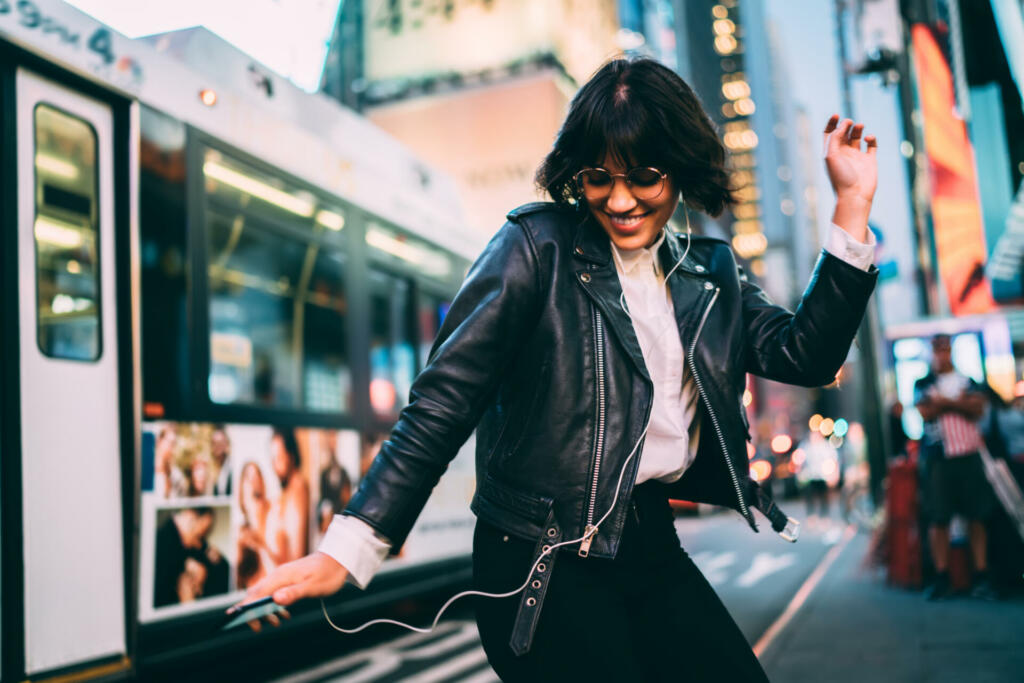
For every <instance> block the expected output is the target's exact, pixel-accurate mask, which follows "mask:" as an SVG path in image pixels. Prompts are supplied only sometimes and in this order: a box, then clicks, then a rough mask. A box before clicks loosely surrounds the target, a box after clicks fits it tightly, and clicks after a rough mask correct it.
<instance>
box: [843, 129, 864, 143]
mask: <svg viewBox="0 0 1024 683" xmlns="http://www.w3.org/2000/svg"><path fill="white" fill-rule="evenodd" d="M862 135H864V124H863V123H858V124H856V125H854V126H853V127H852V128H850V131H849V133H848V135H847V138H846V139H845V140H843V143H844V144H846V145H847V146H849V147H853V148H854V149H860V138H861V136H862Z"/></svg>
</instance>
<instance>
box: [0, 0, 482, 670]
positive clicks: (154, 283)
mask: <svg viewBox="0 0 1024 683" xmlns="http://www.w3.org/2000/svg"><path fill="white" fill-rule="evenodd" d="M0 112H2V117H0V121H2V129H0V196H2V200H0V212H2V225H3V226H4V230H3V235H2V238H0V257H2V259H3V261H2V263H3V266H2V269H0V277H2V278H3V284H2V287H0V292H2V294H0V315H2V317H3V329H4V334H3V336H2V342H0V343H2V345H3V346H2V349H3V350H2V355H0V407H2V410H0V520H2V555H0V616H2V619H0V642H2V646H0V680H3V681H15V680H18V681H20V680H25V679H29V678H31V679H32V680H40V679H45V678H48V677H53V676H71V677H74V678H75V679H76V680H79V679H83V678H91V677H101V676H102V677H132V676H140V677H149V676H150V675H157V674H158V673H159V672H160V671H162V670H164V669H161V667H169V666H172V665H173V664H174V662H178V661H181V660H182V659H183V658H187V659H188V660H189V661H195V662H198V661H200V660H201V658H202V657H203V656H204V653H206V654H207V655H209V653H210V652H213V651H218V652H231V651H232V648H234V651H237V652H241V651H243V649H244V648H246V647H249V648H251V647H252V645H253V642H252V638H254V637H256V634H252V633H250V632H249V630H248V629H242V630H239V631H231V632H224V633H221V632H218V631H217V630H216V628H215V626H216V624H217V623H218V621H219V619H220V618H221V615H222V613H223V610H224V608H226V607H227V606H229V605H231V604H233V603H234V602H236V601H237V600H239V599H240V597H241V596H242V595H243V594H244V590H245V588H246V587H247V586H249V585H251V584H252V583H253V582H255V581H257V580H259V578H260V577H261V576H264V575H265V574H266V573H267V572H269V571H270V570H272V569H273V567H274V566H276V565H278V564H280V563H283V562H286V561H288V560H290V559H294V558H296V557H299V556H301V555H303V554H305V553H307V552H309V551H310V550H312V549H315V548H316V545H317V543H318V542H319V540H320V538H321V537H322V535H323V533H324V531H325V530H326V528H327V525H328V524H329V523H330V520H331V518H332V517H333V515H334V514H336V513H338V512H339V511H340V510H341V509H343V508H344V505H345V503H346V501H347V500H348V498H349V496H351V494H352V492H353V490H354V488H355V487H356V486H358V483H359V480H360V477H361V476H362V474H363V473H364V472H365V471H366V470H367V468H368V466H369V463H370V462H371V461H372V459H373V457H374V455H375V454H376V451H377V448H378V447H379V445H380V443H381V442H382V439H384V438H385V437H386V435H387V434H388V431H389V429H390V428H391V426H392V425H393V423H394V421H395V419H396V418H397V415H398V412H399V411H400V410H401V408H402V407H403V406H404V405H405V402H406V401H407V397H408V393H409V387H410V384H411V382H412V380H413V378H414V377H415V375H416V374H417V373H418V372H419V370H420V369H421V368H422V367H423V366H424V364H425V363H426V362H427V358H428V354H429V351H430V346H431V343H432V341H433V338H434V336H435V334H436V332H437V330H438V327H439V325H440V323H441V321H442V320H443V318H444V316H445V313H446V312H447V308H448V305H449V302H450V301H451V299H452V297H453V296H454V293H455V292H456V291H457V289H458V287H459V284H460V282H461V280H462V278H463V277H464V275H465V272H466V269H467V268H468V265H469V263H470V259H471V258H472V257H473V256H474V255H475V254H476V253H478V252H479V250H480V249H481V248H482V246H483V240H482V238H481V237H480V236H479V235H478V234H476V233H474V232H473V231H472V230H471V229H469V228H468V227H467V225H466V222H465V220H464V218H463V215H462V212H461V207H460V203H459V201H458V198H457V194H456V191H455V186H454V183H453V182H452V180H451V179H450V178H448V177H447V176H445V175H444V174H443V173H440V172H438V171H437V170H435V169H433V168H431V167H430V166H429V165H427V164H425V163H423V162H422V161H421V160H419V159H417V158H416V157H415V156H414V155H413V154H411V153H410V152H409V151H408V150H407V149H406V148H404V147H403V146H402V145H401V144H399V143H398V142H396V141H395V140H394V139H393V138H391V137H389V136H388V135H387V134H385V133H384V132H382V131H381V130H379V129H378V128H376V127H374V126H373V125H372V124H370V123H368V122H367V121H366V120H365V119H363V118H361V117H360V116H358V115H357V114H356V113H354V112H352V111H349V110H347V109H345V108H343V107H342V106H341V105H340V104H338V103H336V102H334V101H333V100H329V99H328V98H326V97H324V96H321V95H316V94H310V93H306V92H304V91H302V90H300V89H299V88H297V87H296V86H294V85H293V84H291V83H290V82H288V81H286V80H285V79H283V78H281V77H279V76H277V75H275V74H273V73H272V72H270V71H269V70H268V69H266V68H265V67H264V66H262V65H261V64H259V63H257V62H255V61H254V60H252V59H251V58H249V57H248V56H246V55H245V54H243V53H242V52H240V51H238V50H236V49H235V48H233V47H232V46H230V45H229V44H227V43H226V42H224V41H222V40H221V39H219V38H217V37H216V36H215V35H213V34H211V33H209V32H208V31H206V30H205V29H202V28H193V29H186V30H182V31H176V32H172V33H168V34H162V35H157V36H151V37H146V38H141V39H135V40H132V39H128V38H126V37H125V36H122V35H120V34H118V33H117V32H115V31H113V30H111V29H110V28H109V27H107V26H105V25H103V24H102V23H100V22H98V21H96V20H94V19H93V18H91V17H89V16H88V15H86V14H83V13H82V12H80V11H78V10H76V9H74V8H72V7H70V6H69V5H66V4H64V3H62V2H59V1H58V0H18V1H15V0H0ZM472 446H473V445H472V443H469V444H467V445H466V447H464V448H463V449H462V451H460V455H459V456H458V457H457V458H456V459H455V461H454V462H453V463H452V465H451V466H450V468H449V473H448V474H447V475H446V476H445V477H444V478H443V479H442V482H441V484H440V485H439V486H438V487H437V489H436V490H435V492H434V494H433V496H432V498H431V500H430V501H429V503H428V504H427V507H426V508H425V510H424V512H423V514H422V516H421V518H420V520H419V521H418V523H417V526H416V528H415V529H414V531H413V533H412V534H411V535H410V536H409V540H408V542H407V543H406V544H405V546H404V547H403V548H402V549H401V550H400V552H398V554H397V555H396V556H394V557H393V558H390V559H389V560H388V562H387V563H386V564H385V569H384V570H383V571H382V572H381V575H380V576H379V577H378V578H377V579H375V580H374V582H373V584H371V586H370V587H369V588H368V590H367V591H366V592H365V593H362V594H360V593H354V594H353V593H352V590H353V589H346V590H345V591H342V594H341V595H340V596H336V598H335V599H334V600H333V601H331V602H329V603H328V607H329V608H330V609H332V610H336V612H335V613H336V614H340V615H342V616H344V614H345V613H346V610H355V609H356V608H357V606H358V608H359V609H363V610H366V609H373V608H379V607H381V606H382V605H385V604H394V601H395V600H400V599H403V598H405V597H408V596H414V595H416V594H417V592H421V591H424V590H426V589H427V588H428V587H430V589H436V588H437V587H438V586H444V585H446V584H448V583H454V582H459V581H465V580H466V579H467V577H468V575H469V553H470V545H471V543H470V539H471V533H470V531H471V529H472V524H473V520H472V515H471V513H470V512H469V508H468V502H469V500H470V498H471V496H472V493H473V487H474V478H473V462H472V455H471V451H472ZM349 595H352V597H350V598H348V599H346V597H347V596H349ZM353 598H357V599H353ZM320 620H322V615H321V614H320V612H319V606H318V605H317V606H310V608H309V609H302V608H300V609H299V611H298V613H297V614H296V617H295V618H294V619H293V620H292V623H290V624H288V626H287V627H286V628H282V629H281V630H280V634H281V635H276V636H275V635H268V634H266V633H264V634H261V635H260V636H259V637H260V638H263V640H261V641H260V642H261V643H268V644H269V647H271V648H272V647H273V645H272V643H273V642H274V641H273V640H267V638H271V639H273V638H275V637H278V638H283V637H285V635H286V634H288V633H292V634H293V635H294V634H295V633H300V632H302V629H306V630H309V629H311V628H313V624H314V622H318V621H320ZM321 625H322V624H321ZM260 647H261V648H263V649H265V647H264V645H261V646H260Z"/></svg>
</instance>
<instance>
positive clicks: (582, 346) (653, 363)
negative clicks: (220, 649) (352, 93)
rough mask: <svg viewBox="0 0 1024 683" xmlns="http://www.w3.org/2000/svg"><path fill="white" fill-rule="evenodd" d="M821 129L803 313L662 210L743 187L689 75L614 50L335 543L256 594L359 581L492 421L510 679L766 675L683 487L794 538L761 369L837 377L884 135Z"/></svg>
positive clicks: (490, 618) (494, 546)
mask: <svg viewBox="0 0 1024 683" xmlns="http://www.w3.org/2000/svg"><path fill="white" fill-rule="evenodd" d="M824 133H825V137H826V142H827V150H828V151H827V155H826V165H827V167H828V172H829V177H830V179H831V181H832V185H833V187H834V189H835V192H836V206H835V211H834V213H833V223H834V225H833V226H832V228H831V232H830V234H829V238H828V240H829V241H828V246H827V248H826V250H825V252H824V253H823V254H822V255H821V257H820V259H819V261H818V264H817V266H816V269H815V271H814V275H813V277H812V280H811V283H810V285H809V286H808V289H807V291H806V293H805V294H804V297H803V300H802V302H801V304H800V306H799V307H798V309H797V311H796V313H795V314H794V313H790V312H789V311H787V310H785V309H783V308H781V307H779V306H777V305H775V304H773V303H772V302H771V301H770V300H769V298H768V297H767V296H766V295H765V294H764V292H763V291H761V289H760V288H758V287H757V286H756V285H755V284H753V283H752V282H750V281H749V280H748V279H747V277H746V276H745V274H744V272H743V270H742V269H741V268H739V267H738V265H737V263H736V260H735V257H734V255H733V253H732V251H731V249H730V248H729V245H728V244H727V243H726V242H723V241H721V240H717V239H713V238H709V237H698V236H696V235H692V234H691V232H690V231H689V230H688V229H687V230H686V232H681V233H676V232H675V231H673V230H671V229H669V227H668V225H669V219H670V218H671V217H672V216H673V215H674V214H675V213H676V210H677V208H678V207H679V203H680V202H681V201H682V202H683V203H684V207H692V208H694V209H699V210H703V211H705V212H707V213H708V214H711V215H718V214H720V213H721V212H722V211H723V210H724V209H725V208H726V207H728V206H729V205H730V204H732V203H733V202H734V198H733V191H734V189H736V188H733V187H732V186H731V181H730V175H729V170H728V168H727V167H726V162H725V149H724V147H723V144H722V142H721V141H720V140H719V139H718V137H717V135H716V133H715V131H714V128H713V126H712V124H711V122H710V120H709V119H708V117H707V115H706V114H705V113H704V111H703V110H702V109H701V107H700V104H699V101H698V99H697V97H696V96H695V95H694V93H693V91H692V90H691V89H690V87H689V86H688V85H687V84H686V83H685V82H683V80H682V79H680V78H679V76H678V75H677V74H675V73H674V72H672V71H671V70H670V69H668V68H666V67H665V66H663V65H661V64H659V63H657V62H655V61H653V60H650V59H630V60H627V59H616V60H613V61H611V62H609V63H607V64H606V65H605V66H604V67H602V68H601V69H600V70H599V71H598V72H597V73H596V74H595V75H594V76H593V77H592V78H591V80H590V81H588V82H587V83H586V84H585V85H584V86H583V87H582V88H581V89H580V91H579V92H578V93H577V94H576V96H575V97H574V98H573V101H572V103H571V105H570V108H569V113H568V116H567V118H566V121H565V123H564V124H563V126H562V129H561V131H560V132H559V134H558V137H557V139H556V141H555V144H554V148H553V149H552V151H551V153H550V154H549V155H548V156H547V158H546V159H545V160H544V162H543V164H542V165H541V167H540V169H539V170H538V173H537V181H538V185H539V186H540V187H542V188H543V189H544V190H546V191H547V193H548V194H549V195H550V197H551V198H552V199H553V200H554V201H553V202H551V203H544V202H538V203H534V204H529V205H526V206H523V207H520V208H518V209H516V210H514V211H512V212H511V213H510V214H509V216H508V218H509V220H508V222H507V223H506V224H505V226H504V227H502V229H501V230H500V231H499V232H498V233H497V234H496V235H495V237H494V238H493V239H492V240H491V242H490V244H488V246H487V248H486V249H485V250H484V252H483V254H482V255H481V256H480V258H479V259H478V260H477V262H476V263H475V264H474V266H473V267H472V269H471V270H470V272H469V274H468V276H467V278H466V281H465V283H464V284H463V286H462V288H461V289H460V291H459V293H458V295H457V296H456V297H455V299H454V301H453V303H452V306H451V309H450V311H449V313H448V315H447V317H446V318H445V321H444V324H443V326H442V328H441V331H440V332H439V334H438V338H437V341H436V342H435V344H434V347H433V350H432V352H431V357H430V360H429V363H428V365H427V367H426V368H425V369H424V370H423V372H422V373H421V374H420V375H419V377H417V379H416V381H415V383H414V384H413V387H412V391H411V393H410V401H409V404H408V406H407V407H406V408H405V409H404V410H403V411H402V413H401V415H400V417H399V420H398V422H397V424H396V425H395V427H394V429H393V430H392V433H391V437H390V439H389V440H388V441H386V442H385V443H384V444H383V446H382V447H381V449H380V453H379V455H378V456H377V458H376V459H375V460H374V462H373V465H372V467H371V468H370V470H369V472H368V473H367V475H366V477H365V478H364V479H363V481H362V482H361V484H360V486H359V488H358V490H357V491H356V493H355V495H354V496H353V498H352V500H351V501H350V503H349V505H348V506H347V507H346V509H345V511H344V513H343V514H342V515H338V516H337V517H335V519H334V520H333V522H332V524H331V527H330V528H329V529H328V533H327V535H326V536H325V538H324V541H323V543H322V544H321V546H320V549H319V550H318V552H316V553H313V554H312V555H310V556H307V557H305V558H302V559H300V560H298V561H297V562H293V563H289V564H287V565H284V566H282V567H279V568H278V569H277V570H275V571H274V573H273V574H271V575H270V576H268V577H267V578H266V579H264V580H262V581H260V582H259V583H258V584H257V585H255V586H253V588H252V589H251V590H250V591H249V592H248V593H247V595H246V599H247V600H251V599H255V598H257V597H261V596H264V595H273V597H274V600H275V601H277V602H279V603H282V604H286V605H287V604H291V603H293V602H294V601H295V600H297V599H299V598H302V597H312V596H324V595H329V594H331V593H333V592H334V591H336V590H338V589H339V588H340V587H341V585H342V584H343V583H344V582H345V581H346V579H349V580H351V581H352V582H353V583H356V584H357V585H359V586H365V584H366V582H367V581H369V580H370V578H371V577H372V576H373V573H374V572H375V571H376V569H377V567H379V566H380V562H381V561H383V558H384V557H385V556H386V554H387V553H388V552H389V551H390V550H393V549H395V548H398V547H400V546H401V544H402V543H403V542H404V540H405V537H406V535H407V534H408V532H409V530H410V528H411V527H412V525H413V522H414V521H415V519H416V516H417V515H418V514H419V511H420V509H421V508H422V506H423V504H424V502H425V501H426V499H427V497H428V495H429V494H430V491H431V489H432V488H433V486H434V484H435V483H436V482H437V480H438V478H439V477H440V476H441V474H442V472H443V471H444V469H445V467H446V465H447V463H448V461H449V460H450V459H451V458H452V457H454V455H455V453H456V451H457V450H458V448H459V447H460V446H461V444H462V443H463V442H464V441H465V440H466V438H467V437H468V436H469V434H470V433H471V432H472V431H473V429H474V428H476V429H477V491H476V494H475V496H474V499H473V504H472V509H473V511H474V512H475V514H476V515H477V518H478V523H477V527H476V531H475V534H474V547H473V562H474V581H475V584H476V588H477V589H478V590H480V591H483V592H485V593H488V594H491V595H492V596H494V597H493V598H492V599H484V600H480V601H478V608H477V622H478V625H479V628H480V636H481V640H482V642H483V646H484V649H485V651H486V652H487V656H488V659H489V661H490V663H491V665H492V666H493V667H494V669H495V671H496V672H497V674H498V675H499V676H500V677H501V678H502V679H503V680H507V681H520V680H522V681H537V680H575V679H577V678H584V679H586V678H590V679H594V680H663V679H672V680H680V679H686V680H744V681H756V680H765V676H764V672H763V671H762V670H761V667H760V665H759V664H758V661H757V658H756V657H755V656H754V654H753V652H752V651H751V649H750V646H749V645H748V644H747V642H746V640H745V639H744V637H743V634H742V633H741V632H740V630H739V629H738V628H737V626H736V624H735V622H734V621H733V620H732V618H731V617H730V616H729V614H728V612H727V611H726V610H725V608H724V607H723V605H722V603H721V602H720V601H719V599H718V597H717V596H716V595H715V593H714V591H713V590H712V588H711V586H710V585H709V584H708V582H707V581H706V580H705V579H704V577H703V576H702V575H701V574H700V572H699V571H698V570H697V568H696V567H695V566H694V564H693V562H692V561H691V560H690V558H689V557H688V556H687V554H686V553H685V552H684V551H683V549H682V548H681V547H680V542H679V539H678V536H677V535H676V532H675V529H674V526H673V523H672V514H671V510H670V508H669V505H668V499H669V498H670V497H672V498H685V499H688V500H694V501H704V502H709V503H715V504H719V505H725V506H729V507H732V508H733V509H735V510H736V511H738V512H739V513H740V514H741V515H742V516H743V518H744V519H745V520H746V522H747V523H748V524H749V525H750V526H751V527H752V528H753V529H754V530H757V523H756V520H755V518H754V515H753V512H752V511H753V509H754V508H758V509H759V510H761V511H762V512H763V513H765V514H766V516H767V517H768V519H769V521H770V523H771V526H772V528H773V529H774V530H775V531H777V532H780V533H782V534H784V536H785V537H787V538H790V539H792V538H793V532H794V529H793V522H792V520H787V518H786V516H785V515H784V514H782V513H781V511H779V510H778V508H777V507H775V505H774V504H773V503H772V502H771V500H770V498H768V497H767V496H766V494H765V492H764V491H762V490H761V489H760V488H759V487H758V485H757V484H756V483H755V482H754V481H753V480H751V478H750V477H749V476H748V464H747V457H746V439H747V434H748V431H749V426H748V425H747V423H746V414H745V411H744V410H743V408H742V394H743V389H744V386H745V376H746V373H747V372H752V373H755V374H759V375H762V376H764V377H768V378H771V379H774V380H777V381H782V382H789V383H793V384H800V385H804V386H820V385H824V384H828V383H830V382H831V381H832V380H833V379H834V377H835V376H836V373H837V372H838V370H839V368H840V367H841V365H842V363H843V362H844V360H845V358H846V354H847V352H848V350H849V346H850V344H851V342H852V339H853V337H854V334H855V333H856V329H857V326H858V324H859V322H860V320H861V318H862V316H863V313H864V310H865V307H866V305H867V301H868V299H869V297H870V294H871V291H872V289H873V287H874V284H875V280H876V275H877V270H876V269H875V268H874V267H873V266H872V265H871V256H872V251H873V242H872V240H871V238H870V236H869V233H868V229H867V219H868V214H869V212H870V208H871V203H872V198H873V195H874V191H875V186H876V165H875V152H876V146H877V143H876V140H875V139H874V137H872V136H867V137H863V126H862V125H860V124H856V125H855V124H854V123H853V122H852V121H850V120H843V121H840V119H839V117H838V116H833V117H832V118H831V119H830V120H829V122H828V124H827V125H826V127H825V130H824ZM862 138H863V139H862ZM683 213H684V216H687V217H688V213H686V210H685V208H684V210H683ZM684 222H685V223H686V224H687V225H688V218H687V219H686V220H684ZM500 596H505V597H500ZM271 621H272V622H275V621H276V619H273V620H271ZM253 625H254V627H255V626H257V625H258V624H257V623H255V622H254V624H253Z"/></svg>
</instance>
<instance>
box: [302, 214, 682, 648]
mask: <svg viewBox="0 0 1024 683" xmlns="http://www.w3.org/2000/svg"><path fill="white" fill-rule="evenodd" d="M683 210H684V212H685V214H686V249H685V250H684V251H683V255H682V256H681V257H680V258H679V260H678V261H676V263H675V265H674V266H672V268H671V270H669V272H668V274H666V275H665V285H666V287H667V286H668V279H669V277H670V276H671V275H672V273H674V272H675V271H676V269H677V268H678V267H679V266H680V265H682V263H683V261H684V260H686V256H687V254H689V253H690V243H691V237H692V229H691V227H690V212H689V210H687V208H686V201H685V199H684V200H683ZM662 229H663V230H665V231H666V232H667V231H668V228H667V226H666V227H663V228H662ZM613 252H614V249H613ZM619 305H620V306H621V307H622V310H623V312H625V314H626V315H627V316H628V317H629V319H630V321H632V320H633V317H632V316H631V315H630V313H629V307H628V306H627V305H626V300H625V292H623V293H622V294H621V295H620V296H619ZM650 423H651V417H650V415H648V417H647V424H645V425H644V429H643V431H642V432H640V436H639V437H638V438H637V440H636V443H635V444H633V448H632V449H631V450H630V452H629V455H628V456H627V457H626V459H625V461H624V462H623V463H622V469H621V470H620V471H619V479H618V481H617V482H616V484H615V495H614V496H613V497H612V503H611V505H609V506H608V509H607V510H606V511H605V513H604V514H603V515H601V517H600V518H599V519H598V520H597V522H595V523H594V524H593V526H591V527H589V528H588V530H587V532H586V533H584V534H583V536H580V537H579V538H574V539H571V540H568V541H561V542H559V543H554V544H552V545H549V546H545V549H544V550H542V552H541V554H540V555H538V556H537V559H536V560H534V562H533V565H532V566H531V567H530V571H529V572H528V573H527V575H526V580H525V581H524V582H523V584H522V585H521V586H519V587H518V588H516V589H515V590H511V591H508V592H507V593H488V592H485V591H477V590H468V591H463V592H461V593H457V594H455V595H453V596H452V597H450V598H448V600H447V601H446V602H445V603H444V604H443V605H442V606H441V609H439V610H438V612H437V614H436V615H435V616H434V620H433V622H431V624H430V626H429V627H420V626H413V625H411V624H406V623H403V622H401V621H396V620H394V619H372V620H370V621H367V622H365V623H363V624H360V625H359V626H356V627H355V628H351V629H345V628H341V627H340V626H338V625H337V624H335V623H334V622H333V621H331V617H330V615H329V614H328V613H327V604H326V603H325V602H324V601H323V599H321V600H320V609H321V610H322V611H323V614H324V619H326V620H327V623H328V624H330V626H331V628H333V629H334V630H336V631H339V632H340V633H345V634H349V635H351V634H354V633H359V632H360V631H362V630H364V629H367V628H369V627H370V626H374V625H376V624H393V625H395V626H399V627H401V628H404V629H408V630H410V631H414V632H416V633H430V632H431V631H433V630H434V629H435V628H437V624H438V622H439V621H440V620H441V617H442V616H443V615H444V613H445V611H446V610H447V609H448V608H449V607H450V606H451V605H452V604H453V603H454V602H455V601H456V600H459V599H461V598H464V597H469V596H471V595H476V596H478V597H483V598H495V599H498V598H510V597H512V596H514V595H517V594H519V593H521V592H522V591H524V590H526V587H527V586H529V585H530V578H531V577H532V576H533V573H534V571H536V569H537V565H538V564H540V562H541V560H543V559H544V558H545V557H546V556H548V555H550V554H551V553H552V552H554V550H555V549H556V548H561V547H563V546H567V545H573V544H576V543H583V542H584V541H586V540H587V539H589V538H591V537H593V536H594V535H595V534H597V531H598V529H599V528H600V527H601V525H602V524H603V523H604V521H605V520H606V519H607V518H608V516H609V515H610V514H611V513H612V511H613V510H614V509H615V506H616V505H617V504H618V502H619V494H620V493H621V491H622V479H623V477H625V475H626V468H627V467H628V466H629V463H630V462H631V461H632V459H633V457H634V456H635V455H636V452H637V450H638V449H639V448H640V444H642V443H643V441H644V437H646V436H647V430H648V428H649V427H650Z"/></svg>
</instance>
